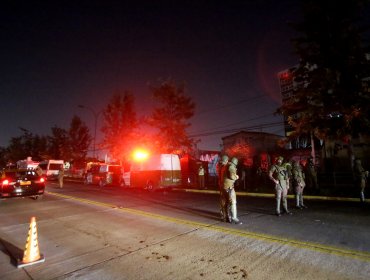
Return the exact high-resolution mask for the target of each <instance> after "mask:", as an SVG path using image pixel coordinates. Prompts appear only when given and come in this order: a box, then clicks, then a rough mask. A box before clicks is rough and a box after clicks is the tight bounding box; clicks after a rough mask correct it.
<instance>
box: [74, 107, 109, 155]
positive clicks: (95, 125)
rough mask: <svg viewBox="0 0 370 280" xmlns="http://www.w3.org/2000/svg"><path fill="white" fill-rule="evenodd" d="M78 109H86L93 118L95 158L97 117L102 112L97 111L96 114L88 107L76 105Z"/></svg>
mask: <svg viewBox="0 0 370 280" xmlns="http://www.w3.org/2000/svg"><path fill="white" fill-rule="evenodd" d="M78 108H82V109H87V110H89V111H90V112H91V113H92V114H93V116H94V139H93V158H95V141H96V128H97V126H98V118H99V115H100V113H101V112H103V111H99V112H96V111H95V110H94V109H93V108H91V107H88V106H85V105H81V104H80V105H78Z"/></svg>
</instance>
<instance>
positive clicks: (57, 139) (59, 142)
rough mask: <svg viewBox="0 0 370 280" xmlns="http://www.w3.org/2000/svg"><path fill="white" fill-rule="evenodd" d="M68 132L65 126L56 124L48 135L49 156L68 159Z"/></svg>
mask: <svg viewBox="0 0 370 280" xmlns="http://www.w3.org/2000/svg"><path fill="white" fill-rule="evenodd" d="M69 144H70V143H69V139H68V133H67V131H66V130H65V129H64V128H60V127H58V126H54V127H52V128H51V136H48V157H49V158H52V159H63V160H66V159H68V157H69Z"/></svg>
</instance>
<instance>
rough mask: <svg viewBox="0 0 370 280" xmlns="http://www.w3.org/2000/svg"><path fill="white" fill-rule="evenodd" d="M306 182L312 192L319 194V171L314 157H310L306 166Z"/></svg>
mask: <svg viewBox="0 0 370 280" xmlns="http://www.w3.org/2000/svg"><path fill="white" fill-rule="evenodd" d="M306 181H307V185H308V186H309V188H311V190H312V192H314V193H316V194H318V193H319V191H320V190H319V184H318V183H317V171H316V166H315V162H314V160H313V157H309V159H308V163H307V164H306Z"/></svg>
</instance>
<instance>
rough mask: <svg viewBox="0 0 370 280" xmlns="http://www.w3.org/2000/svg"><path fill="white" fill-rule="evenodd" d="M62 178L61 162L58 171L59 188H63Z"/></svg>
mask: <svg viewBox="0 0 370 280" xmlns="http://www.w3.org/2000/svg"><path fill="white" fill-rule="evenodd" d="M63 180H64V165H63V164H61V165H60V168H59V172H58V181H59V188H63Z"/></svg>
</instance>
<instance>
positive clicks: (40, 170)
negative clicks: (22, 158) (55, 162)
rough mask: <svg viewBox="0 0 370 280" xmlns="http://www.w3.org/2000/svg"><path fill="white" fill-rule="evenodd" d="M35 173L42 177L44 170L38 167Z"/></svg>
mask: <svg viewBox="0 0 370 280" xmlns="http://www.w3.org/2000/svg"><path fill="white" fill-rule="evenodd" d="M35 172H36V174H37V176H42V168H41V167H40V165H37V167H36V168H35Z"/></svg>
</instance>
